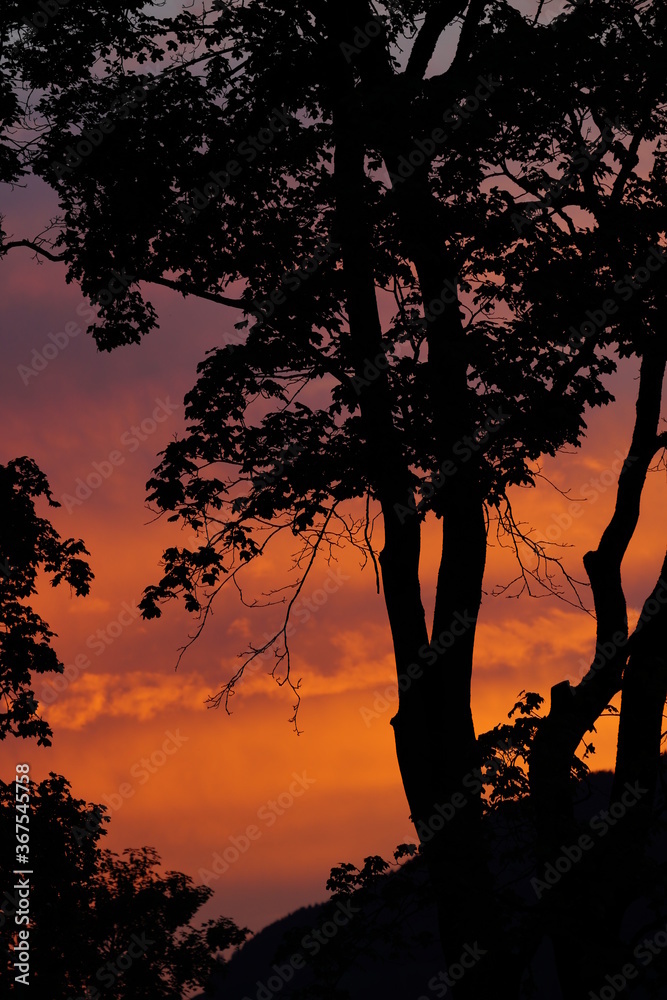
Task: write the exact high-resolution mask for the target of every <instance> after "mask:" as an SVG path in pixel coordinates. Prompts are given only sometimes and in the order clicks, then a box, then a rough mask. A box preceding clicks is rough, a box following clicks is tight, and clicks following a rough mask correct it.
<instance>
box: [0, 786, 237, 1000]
mask: <svg viewBox="0 0 667 1000" xmlns="http://www.w3.org/2000/svg"><path fill="white" fill-rule="evenodd" d="M21 789H22V791H23V792H25V791H27V792H28V794H29V799H30V806H29V809H30V812H29V816H30V822H29V830H30V840H29V843H30V862H31V869H33V870H34V871H35V872H37V873H38V877H36V878H34V879H30V880H29V881H30V882H31V890H30V896H29V912H30V915H31V919H30V925H29V931H28V954H29V956H30V958H29V961H28V962H27V963H26V965H27V967H28V969H29V973H28V976H29V978H28V984H29V986H30V988H31V993H32V995H33V996H35V997H38V998H42V997H43V998H44V1000H46V998H49V1000H65V998H70V997H79V996H81V997H83V996H85V997H86V1000H102V998H104V997H105V996H107V997H110V996H113V997H114V998H119V1000H124V998H128V1000H129V998H132V1000H141V998H146V1000H149V998H150V1000H154V998H157V997H161V998H162V997H163V998H165V1000H166V998H169V1000H176V998H178V1000H180V998H181V997H182V996H183V991H187V990H193V989H197V988H199V989H203V988H204V987H205V986H206V984H207V982H208V980H209V978H210V976H211V974H212V973H213V971H214V970H219V969H220V968H221V966H220V962H219V959H220V958H221V955H222V953H223V952H224V951H226V950H227V949H228V948H231V947H236V946H238V945H240V944H241V943H242V942H243V941H244V940H245V938H246V937H247V936H248V934H249V931H248V930H246V929H245V928H239V927H237V926H236V925H235V924H234V922H233V921H232V920H229V919H228V918H226V917H220V918H219V919H217V920H209V921H207V922H205V923H204V924H203V925H202V926H200V927H194V926H192V920H193V918H194V917H195V915H196V913H197V911H198V910H199V909H200V908H201V906H202V905H203V904H204V903H205V902H206V900H207V899H208V898H209V897H210V896H211V895H212V890H211V889H209V888H207V887H206V886H201V885H199V886H197V885H194V883H193V881H192V879H191V878H189V876H187V875H184V874H182V873H181V872H162V871H161V870H160V858H159V856H158V854H157V852H156V851H155V850H153V849H152V848H149V847H143V848H140V849H139V850H125V851H123V854H122V856H119V855H117V854H114V853H113V852H112V851H109V850H103V849H102V848H101V847H100V846H99V840H100V838H101V837H102V836H105V835H106V832H107V831H106V829H105V824H107V823H108V822H109V818H108V817H107V816H106V815H105V813H106V807H105V806H102V805H94V804H91V803H86V802H85V801H83V800H82V799H75V798H73V797H72V795H71V792H70V784H69V782H68V781H66V779H65V778H63V777H61V776H60V775H56V774H53V773H51V774H50V776H49V777H48V778H47V779H45V780H44V781H41V782H40V783H39V784H37V783H35V782H32V781H27V782H24V783H22V785H21ZM20 799H21V796H20V795H15V793H14V786H13V784H5V783H4V782H0V824H1V826H2V828H3V841H4V842H6V843H7V844H10V843H13V842H14V839H15V838H14V836H13V833H14V826H15V821H16V815H17V813H16V802H17V800H18V801H20ZM0 864H1V867H0V879H1V882H2V887H3V900H2V909H1V911H0V924H1V925H5V924H6V925H7V929H8V930H9V933H5V934H3V936H2V941H3V945H2V953H1V958H2V961H1V962H0V982H2V983H3V984H4V985H5V986H6V988H7V989H8V990H9V989H11V988H12V987H11V986H10V984H14V983H15V977H16V975H17V974H20V973H23V972H24V970H23V969H21V968H19V969H18V971H17V968H15V963H17V962H19V961H20V944H21V943H20V942H19V940H18V933H19V931H20V930H23V929H24V927H25V924H24V922H23V921H21V922H20V923H17V922H16V916H17V914H21V913H22V912H23V911H22V908H21V902H20V899H19V898H18V896H19V894H18V893H17V891H16V888H15V886H16V883H17V877H16V875H15V874H12V868H13V861H12V857H11V856H10V854H9V852H5V857H3V859H2V862H1V863H0ZM19 881H20V880H19ZM12 887H14V888H12ZM17 953H19V954H18V957H17ZM13 988H14V989H15V990H18V988H19V987H17V986H16V985H13Z"/></svg>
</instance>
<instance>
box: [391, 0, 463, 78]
mask: <svg viewBox="0 0 667 1000" xmlns="http://www.w3.org/2000/svg"><path fill="white" fill-rule="evenodd" d="M467 5H468V0H449V2H441V3H439V4H437V5H436V6H435V7H431V9H430V10H429V11H428V12H427V14H426V17H425V18H424V23H423V25H422V27H421V29H420V31H419V33H418V35H417V37H416V39H415V44H414V45H413V47H412V52H411V53H410V58H409V59H408V64H407V66H406V67H405V71H404V73H403V76H405V77H406V78H407V79H409V80H421V79H422V78H423V76H424V74H425V73H426V70H427V68H428V64H429V63H430V61H431V59H432V57H433V53H434V52H435V48H436V46H437V44H438V41H439V39H440V35H441V34H442V32H443V31H444V30H445V28H446V27H447V26H448V25H449V24H451V23H452V21H453V20H454V19H455V18H457V17H459V15H460V14H462V13H463V11H464V10H465V9H466V7H467Z"/></svg>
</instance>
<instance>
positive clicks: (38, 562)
mask: <svg viewBox="0 0 667 1000" xmlns="http://www.w3.org/2000/svg"><path fill="white" fill-rule="evenodd" d="M40 497H46V499H47V500H48V503H49V506H51V507H59V506H60V504H59V503H58V502H57V501H55V500H54V499H53V497H52V495H51V491H50V489H49V484H48V482H47V479H46V477H45V475H44V473H43V472H41V471H40V469H39V468H38V467H37V466H36V465H35V463H34V462H33V460H32V459H30V458H25V457H24V458H16V459H13V460H12V461H11V462H8V463H7V465H0V503H1V504H2V510H3V513H4V517H3V520H2V522H1V523H0V622H1V625H0V695H1V696H2V707H1V708H0V740H4V739H5V738H6V737H7V736H22V737H31V736H36V737H37V741H38V745H42V744H43V745H45V746H49V745H50V743H51V740H50V736H52V735H53V734H52V731H51V728H50V726H49V725H48V723H47V722H46V720H45V719H43V718H42V717H41V716H40V715H39V714H38V707H39V706H38V702H37V700H36V698H35V694H34V691H33V687H32V678H31V672H33V673H35V674H44V673H48V672H50V671H53V672H55V673H62V672H63V669H64V667H63V664H62V663H61V661H60V660H59V659H58V657H57V655H56V652H55V650H54V649H53V648H52V646H51V639H52V638H53V636H54V634H55V633H53V632H52V631H51V630H50V629H49V626H48V625H47V624H46V622H45V621H44V620H43V619H42V618H40V616H39V615H38V614H36V613H35V612H34V611H33V610H32V608H31V607H30V605H28V604H26V603H25V601H26V600H27V599H29V598H31V597H32V596H33V595H34V594H35V593H36V578H37V573H38V571H39V570H40V569H42V570H44V571H45V572H46V573H48V574H50V575H51V584H52V586H54V587H56V586H58V584H60V583H63V582H65V583H69V585H70V587H71V588H72V590H73V591H74V593H75V594H76V595H77V596H81V595H84V594H87V593H88V592H89V590H90V581H91V580H92V578H93V574H92V572H91V570H90V567H89V565H88V563H87V562H85V560H83V559H81V558H80V556H82V555H88V551H87V549H86V548H85V546H84V544H83V542H82V541H75V540H74V539H73V538H67V539H65V540H64V541H63V540H62V539H61V538H60V536H59V535H58V533H57V532H56V531H55V529H54V528H53V526H52V524H51V523H50V521H48V520H46V519H45V518H42V517H38V516H37V514H36V511H35V503H34V501H35V500H37V499H38V498H40Z"/></svg>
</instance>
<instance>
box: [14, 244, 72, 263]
mask: <svg viewBox="0 0 667 1000" xmlns="http://www.w3.org/2000/svg"><path fill="white" fill-rule="evenodd" d="M14 247H28V248H29V249H30V250H34V252H35V253H36V254H41V255H42V257H46V258H47V259H48V260H52V261H55V262H56V263H59V262H60V261H64V260H67V256H66V254H64V253H61V254H55V253H51V251H50V250H45V249H44V247H42V246H40V245H39V244H38V243H34V242H33V241H32V240H12V241H11V243H3V244H2V246H0V257H1V256H3V255H4V254H5V253H6V252H7V251H8V250H13V249H14Z"/></svg>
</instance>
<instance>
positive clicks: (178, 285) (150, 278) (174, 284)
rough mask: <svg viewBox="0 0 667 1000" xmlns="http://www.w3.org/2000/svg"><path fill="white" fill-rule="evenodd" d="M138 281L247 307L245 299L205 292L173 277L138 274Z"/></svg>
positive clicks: (209, 299) (235, 307)
mask: <svg viewBox="0 0 667 1000" xmlns="http://www.w3.org/2000/svg"><path fill="white" fill-rule="evenodd" d="M137 280H138V281H145V282H148V283H149V284H153V285H163V286H164V287H165V288H171V289H173V290H174V291H175V292H180V293H181V295H182V296H183V297H184V298H185V296H186V295H194V296H195V298H198V299H207V301H209V302H217V303H219V304H220V305H223V306H229V307H230V308H232V309H245V308H246V307H247V305H248V303H247V302H246V301H245V300H244V299H230V298H228V297H227V296H226V295H216V294H215V293H214V292H204V291H202V290H200V289H197V288H194V287H193V286H191V285H190V286H187V285H184V284H183V282H182V281H174V280H173V279H172V278H158V277H157V276H155V275H147V274H138V275H137Z"/></svg>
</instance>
